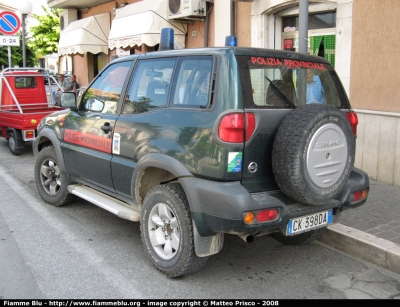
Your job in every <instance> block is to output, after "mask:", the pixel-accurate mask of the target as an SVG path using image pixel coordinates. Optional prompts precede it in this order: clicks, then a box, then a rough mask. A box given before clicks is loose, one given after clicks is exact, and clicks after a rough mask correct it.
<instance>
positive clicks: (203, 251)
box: [192, 220, 224, 257]
mask: <svg viewBox="0 0 400 307" xmlns="http://www.w3.org/2000/svg"><path fill="white" fill-rule="evenodd" d="M192 224H193V235H194V248H195V251H196V255H197V256H198V257H207V256H211V255H214V254H217V253H219V252H220V251H221V249H222V246H223V245H224V234H223V233H222V232H220V233H217V234H216V235H214V236H211V237H202V236H200V234H199V232H198V231H197V227H196V223H195V221H193V220H192Z"/></svg>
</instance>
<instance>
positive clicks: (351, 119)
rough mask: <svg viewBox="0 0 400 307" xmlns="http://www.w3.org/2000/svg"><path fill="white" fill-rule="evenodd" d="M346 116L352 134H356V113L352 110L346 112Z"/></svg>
mask: <svg viewBox="0 0 400 307" xmlns="http://www.w3.org/2000/svg"><path fill="white" fill-rule="evenodd" d="M346 116H347V119H348V120H349V122H350V126H351V129H353V134H354V135H357V125H358V117H357V114H356V113H354V112H347V113H346Z"/></svg>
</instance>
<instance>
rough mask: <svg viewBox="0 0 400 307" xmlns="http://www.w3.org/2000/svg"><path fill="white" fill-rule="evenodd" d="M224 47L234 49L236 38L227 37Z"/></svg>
mask: <svg viewBox="0 0 400 307" xmlns="http://www.w3.org/2000/svg"><path fill="white" fill-rule="evenodd" d="M225 46H231V47H236V46H237V37H236V36H227V37H226V38H225Z"/></svg>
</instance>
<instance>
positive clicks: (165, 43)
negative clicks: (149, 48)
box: [158, 28, 174, 51]
mask: <svg viewBox="0 0 400 307" xmlns="http://www.w3.org/2000/svg"><path fill="white" fill-rule="evenodd" d="M172 49H174V29H171V28H162V29H161V38H160V46H159V48H158V50H159V51H163V50H172Z"/></svg>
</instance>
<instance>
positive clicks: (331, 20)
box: [282, 12, 336, 32]
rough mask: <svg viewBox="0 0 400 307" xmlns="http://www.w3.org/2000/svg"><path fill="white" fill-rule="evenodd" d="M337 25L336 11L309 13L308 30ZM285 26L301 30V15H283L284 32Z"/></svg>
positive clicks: (283, 30)
mask: <svg viewBox="0 0 400 307" xmlns="http://www.w3.org/2000/svg"><path fill="white" fill-rule="evenodd" d="M335 27H336V12H330V13H323V14H309V15H308V30H316V29H326V28H335ZM285 28H296V31H298V30H299V16H293V17H283V18H282V32H285Z"/></svg>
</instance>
